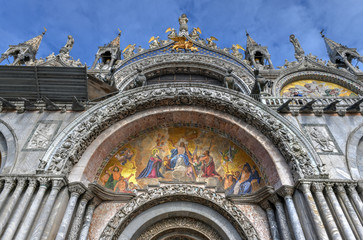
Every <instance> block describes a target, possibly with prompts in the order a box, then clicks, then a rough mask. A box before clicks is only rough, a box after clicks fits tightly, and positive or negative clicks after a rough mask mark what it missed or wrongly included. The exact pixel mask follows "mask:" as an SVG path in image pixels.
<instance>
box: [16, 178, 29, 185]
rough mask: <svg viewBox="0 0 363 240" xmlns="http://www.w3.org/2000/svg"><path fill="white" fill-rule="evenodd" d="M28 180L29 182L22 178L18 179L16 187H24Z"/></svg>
mask: <svg viewBox="0 0 363 240" xmlns="http://www.w3.org/2000/svg"><path fill="white" fill-rule="evenodd" d="M27 180H28V179H27V178H22V177H21V178H17V184H16V185H17V186H22V187H24V186H25V184H26V181H27Z"/></svg>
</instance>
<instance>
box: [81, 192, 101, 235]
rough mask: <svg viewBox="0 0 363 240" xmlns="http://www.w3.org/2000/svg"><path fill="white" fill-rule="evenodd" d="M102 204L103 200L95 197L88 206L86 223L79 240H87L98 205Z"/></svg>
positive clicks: (85, 217)
mask: <svg viewBox="0 0 363 240" xmlns="http://www.w3.org/2000/svg"><path fill="white" fill-rule="evenodd" d="M100 203H101V200H100V199H99V198H97V197H94V198H93V199H92V201H91V203H90V204H89V205H88V207H87V210H86V214H85V216H84V222H83V225H82V228H81V233H80V234H79V238H78V240H87V237H88V231H89V227H90V226H91V221H92V216H93V212H94V211H95V208H96V207H97V206H98V204H100Z"/></svg>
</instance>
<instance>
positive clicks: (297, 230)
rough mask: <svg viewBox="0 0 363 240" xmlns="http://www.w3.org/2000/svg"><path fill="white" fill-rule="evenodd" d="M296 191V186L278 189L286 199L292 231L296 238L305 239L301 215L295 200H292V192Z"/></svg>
mask: <svg viewBox="0 0 363 240" xmlns="http://www.w3.org/2000/svg"><path fill="white" fill-rule="evenodd" d="M293 193H294V187H290V186H283V187H281V188H280V189H279V190H278V194H279V195H280V196H281V197H283V198H284V199H285V203H286V207H287V212H288V214H289V217H290V221H291V226H292V231H293V233H294V236H295V239H296V240H305V236H304V232H303V230H302V227H301V223H300V220H299V216H298V215H297V212H296V209H295V204H294V201H293V200H292V194H293Z"/></svg>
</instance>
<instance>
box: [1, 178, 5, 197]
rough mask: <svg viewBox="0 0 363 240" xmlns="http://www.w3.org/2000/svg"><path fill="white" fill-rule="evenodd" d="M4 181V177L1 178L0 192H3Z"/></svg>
mask: <svg viewBox="0 0 363 240" xmlns="http://www.w3.org/2000/svg"><path fill="white" fill-rule="evenodd" d="M4 182H5V180H4V179H0V194H1V191H2V190H3V187H4Z"/></svg>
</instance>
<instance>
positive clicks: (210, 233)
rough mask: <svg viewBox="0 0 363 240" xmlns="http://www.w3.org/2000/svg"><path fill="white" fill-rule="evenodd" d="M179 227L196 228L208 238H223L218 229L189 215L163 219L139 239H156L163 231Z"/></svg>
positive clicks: (195, 229) (187, 229)
mask: <svg viewBox="0 0 363 240" xmlns="http://www.w3.org/2000/svg"><path fill="white" fill-rule="evenodd" d="M178 228H180V229H184V230H185V231H186V232H188V231H190V230H194V231H196V232H198V233H201V234H202V235H203V237H205V238H206V239H208V240H222V238H221V236H220V235H219V234H218V233H217V231H216V230H214V229H213V228H211V227H210V226H208V225H207V224H205V223H203V222H201V221H198V220H196V219H194V218H187V217H179V218H178V217H174V218H168V219H165V220H162V221H160V222H158V223H156V224H154V225H152V226H151V227H149V228H148V229H147V230H146V231H145V232H144V233H142V234H141V235H140V237H138V238H137V239H138V240H143V239H154V237H156V236H158V235H159V234H161V233H163V232H167V231H168V230H174V229H178Z"/></svg>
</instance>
